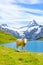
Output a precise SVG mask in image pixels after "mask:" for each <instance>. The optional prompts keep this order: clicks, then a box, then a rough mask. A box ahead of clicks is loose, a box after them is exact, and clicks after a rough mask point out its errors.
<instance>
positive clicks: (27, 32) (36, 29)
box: [0, 20, 43, 40]
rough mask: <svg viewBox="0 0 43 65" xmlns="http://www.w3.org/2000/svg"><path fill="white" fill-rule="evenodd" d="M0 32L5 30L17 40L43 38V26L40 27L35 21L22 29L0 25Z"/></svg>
mask: <svg viewBox="0 0 43 65" xmlns="http://www.w3.org/2000/svg"><path fill="white" fill-rule="evenodd" d="M0 30H4V31H6V32H8V33H9V34H12V35H13V36H15V37H17V38H27V39H33V40H34V39H37V38H40V37H43V26H41V25H38V24H37V23H36V21H35V20H33V21H30V24H28V25H27V26H24V27H20V28H13V27H10V26H8V25H7V24H2V25H0Z"/></svg>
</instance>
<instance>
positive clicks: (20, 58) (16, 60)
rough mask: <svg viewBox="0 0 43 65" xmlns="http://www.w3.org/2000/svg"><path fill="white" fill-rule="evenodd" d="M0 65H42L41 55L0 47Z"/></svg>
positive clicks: (42, 55)
mask: <svg viewBox="0 0 43 65" xmlns="http://www.w3.org/2000/svg"><path fill="white" fill-rule="evenodd" d="M6 51H7V52H6ZM0 65H43V54H40V55H39V53H33V52H26V51H24V52H18V51H16V50H14V49H11V48H8V47H4V46H0Z"/></svg>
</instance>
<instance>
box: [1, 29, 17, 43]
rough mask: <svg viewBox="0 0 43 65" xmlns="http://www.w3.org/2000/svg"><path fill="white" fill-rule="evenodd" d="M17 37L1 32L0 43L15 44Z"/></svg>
mask: <svg viewBox="0 0 43 65" xmlns="http://www.w3.org/2000/svg"><path fill="white" fill-rule="evenodd" d="M16 39H17V38H16V37H14V36H12V35H10V34H8V33H6V32H4V31H1V30H0V43H7V42H14V41H16Z"/></svg>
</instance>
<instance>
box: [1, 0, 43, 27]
mask: <svg viewBox="0 0 43 65" xmlns="http://www.w3.org/2000/svg"><path fill="white" fill-rule="evenodd" d="M12 1H13V0H4V1H3V0H0V16H1V17H2V19H0V23H8V24H11V25H14V26H15V27H16V26H22V24H21V23H20V22H22V21H31V20H33V19H35V20H36V21H37V23H39V24H43V16H38V15H35V14H30V13H26V12H25V11H29V12H32V13H37V14H41V15H43V11H42V10H35V9H29V8H22V7H20V6H17V5H12V4H10V3H11V2H12ZM23 1H26V0H23ZM30 1H31V2H32V0H30ZM6 3H7V4H6ZM15 22H16V23H15ZM24 24H25V23H24Z"/></svg>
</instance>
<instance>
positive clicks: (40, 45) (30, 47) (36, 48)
mask: <svg viewBox="0 0 43 65" xmlns="http://www.w3.org/2000/svg"><path fill="white" fill-rule="evenodd" d="M2 46H7V47H10V48H14V49H17V48H16V42H13V43H6V44H2ZM24 49H25V50H26V51H30V52H43V41H29V42H27V43H26V46H25V48H24ZM18 50H19V51H21V50H22V47H19V48H18Z"/></svg>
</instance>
